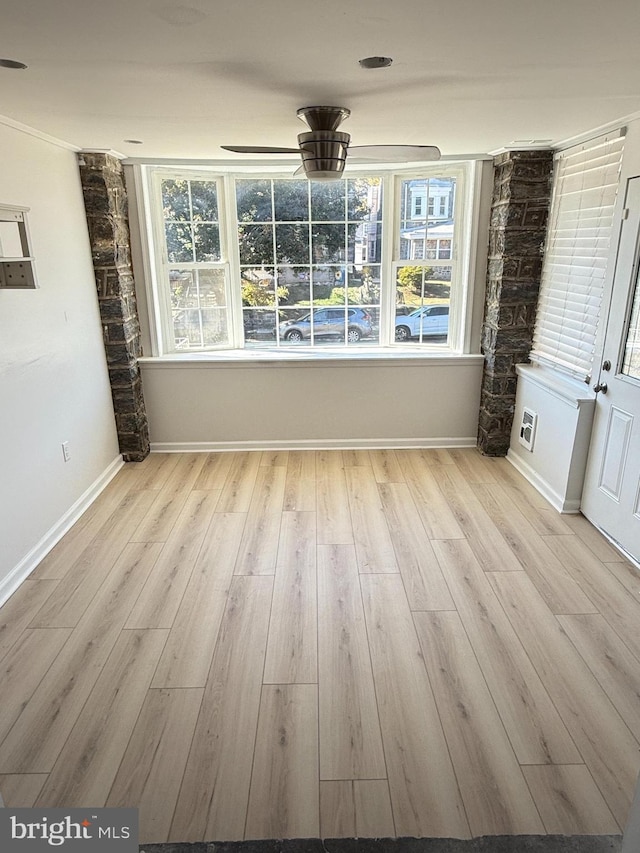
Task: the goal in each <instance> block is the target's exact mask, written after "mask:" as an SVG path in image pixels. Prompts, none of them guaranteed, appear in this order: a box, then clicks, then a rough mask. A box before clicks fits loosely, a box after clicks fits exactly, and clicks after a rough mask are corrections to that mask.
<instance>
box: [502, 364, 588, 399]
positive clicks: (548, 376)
mask: <svg viewBox="0 0 640 853" xmlns="http://www.w3.org/2000/svg"><path fill="white" fill-rule="evenodd" d="M551 370H552V369H550V370H549V371H546V370H543V369H542V368H539V367H534V366H533V365H531V364H516V373H517V374H518V376H520V377H521V378H522V379H523V380H525V381H527V382H531V383H532V384H533V385H537V386H538V388H542V389H543V390H544V391H548V393H549V394H551V396H552V397H556V398H557V399H558V400H562V401H563V402H565V403H569V405H570V406H573V407H574V408H575V409H579V408H580V407H581V406H583V405H584V404H585V403H590V404H593V401H594V400H595V393H594V392H593V391H592V390H591V388H589V386H588V385H587V384H586V383H585V382H580V380H578V379H571V378H570V377H569V376H565V375H563V374H558V372H557V371H553V373H552V372H551Z"/></svg>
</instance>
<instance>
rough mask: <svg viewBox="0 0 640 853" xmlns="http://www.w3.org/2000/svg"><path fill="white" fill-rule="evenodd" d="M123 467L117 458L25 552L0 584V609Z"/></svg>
mask: <svg viewBox="0 0 640 853" xmlns="http://www.w3.org/2000/svg"><path fill="white" fill-rule="evenodd" d="M123 465H124V461H123V459H122V456H117V457H116V458H115V459H114V460H113V462H111V463H110V464H109V465H108V466H107V467H106V468H105V470H104V471H103V472H102V474H100V476H99V477H98V478H97V479H96V480H94V482H93V483H92V484H91V485H90V486H89V488H88V489H87V490H86V491H85V492H84V493H83V494H82V495H80V497H79V498H78V500H77V501H76V502H75V503H74V504H73V505H72V506H71V507H70V508H69V509H68V510H67V512H65V514H64V515H63V516H62V518H60V519H58V521H57V522H56V523H55V524H54V525H53V527H51V528H50V529H49V530H48V531H47V532H46V533H45V535H44V536H43V537H42V539H41V540H40V541H39V542H38V543H37V544H36V545H34V547H33V548H32V549H31V550H30V551H29V553H28V554H27V555H26V556H25V557H23V559H22V560H20V562H19V563H18V565H17V566H15V567H14V568H13V569H12V570H11V571H10V572H9V574H8V575H7V576H6V577H5V578H3V579H2V580H1V581H0V607H1V606H2V605H3V604H4V603H5V601H6V600H7V599H8V598H9V597H10V596H11V595H13V593H14V592H15V591H16V590H17V589H18V587H19V586H20V584H21V583H22V582H23V581H24V580H25V579H26V578H27V577H28V576H29V575H30V574H31V572H32V571H33V570H34V569H35V567H36V566H37V565H38V563H40V561H41V560H43V559H44V557H46V555H47V554H48V553H49V551H51V549H52V548H53V546H54V545H55V544H56V543H57V542H59V541H60V539H62V537H63V536H64V534H65V533H66V532H67V531H68V530H69V529H70V528H71V527H73V525H74V524H75V523H76V521H77V520H78V519H79V518H80V516H81V515H82V513H83V512H84V511H85V510H86V509H88V507H89V506H91V504H92V503H93V502H94V501H95V499H96V498H97V497H98V495H99V494H100V492H101V491H102V490H103V489H104V488H105V487H106V486H107V485H108V483H109V482H110V481H111V480H112V479H113V478H114V477H115V475H116V474H117V473H118V471H119V470H120V469H121V468H122V466H123Z"/></svg>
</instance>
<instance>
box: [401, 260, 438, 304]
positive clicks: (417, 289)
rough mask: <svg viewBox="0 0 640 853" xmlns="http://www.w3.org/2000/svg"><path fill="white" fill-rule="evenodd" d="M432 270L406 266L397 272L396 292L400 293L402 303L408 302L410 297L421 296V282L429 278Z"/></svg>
mask: <svg viewBox="0 0 640 853" xmlns="http://www.w3.org/2000/svg"><path fill="white" fill-rule="evenodd" d="M432 275H433V269H432V268H431V267H417V266H407V267H401V268H400V269H399V270H398V276H397V281H398V290H399V291H400V292H401V293H402V301H403V302H404V303H407V302H410V301H412V300H411V296H420V295H421V294H422V286H423V282H425V281H426V280H427V279H429V278H431V276H432Z"/></svg>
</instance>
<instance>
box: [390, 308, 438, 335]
mask: <svg viewBox="0 0 640 853" xmlns="http://www.w3.org/2000/svg"><path fill="white" fill-rule="evenodd" d="M448 332H449V306H448V305H444V304H437V303H436V304H433V305H423V306H422V308H416V310H415V311H412V312H411V314H408V315H407V316H406V317H402V316H400V317H396V340H397V341H408V340H410V339H411V338H419V337H420V335H422V337H423V338H425V337H441V336H444V335H447V334H448Z"/></svg>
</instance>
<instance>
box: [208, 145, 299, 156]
mask: <svg viewBox="0 0 640 853" xmlns="http://www.w3.org/2000/svg"><path fill="white" fill-rule="evenodd" d="M220 147H221V148H224V150H225V151H234V152H235V153H236V154H300V149H299V148H272V147H270V146H266V147H265V146H262V145H221V146H220Z"/></svg>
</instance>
